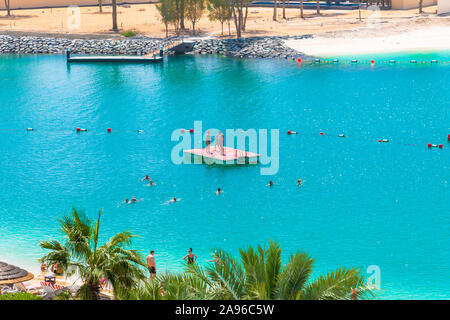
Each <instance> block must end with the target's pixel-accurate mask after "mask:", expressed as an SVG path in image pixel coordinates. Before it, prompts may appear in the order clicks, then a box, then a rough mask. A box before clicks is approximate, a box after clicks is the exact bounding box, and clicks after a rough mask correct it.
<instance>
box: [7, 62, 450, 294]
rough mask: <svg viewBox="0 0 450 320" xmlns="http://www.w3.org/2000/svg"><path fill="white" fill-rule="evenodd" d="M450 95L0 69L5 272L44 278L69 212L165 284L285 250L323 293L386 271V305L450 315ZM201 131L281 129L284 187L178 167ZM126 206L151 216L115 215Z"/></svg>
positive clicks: (367, 84)
mask: <svg viewBox="0 0 450 320" xmlns="http://www.w3.org/2000/svg"><path fill="white" fill-rule="evenodd" d="M437 58H439V56H437ZM408 59H409V57H408ZM449 81H450V67H449V66H448V65H443V64H439V65H429V64H427V65H410V64H396V65H389V64H377V65H376V66H375V68H371V67H370V66H369V65H366V64H363V65H320V66H317V65H315V66H306V65H303V66H302V67H300V68H299V67H298V66H297V64H296V63H295V62H292V61H282V60H281V61H278V60H232V59H228V58H221V57H215V56H209V57H172V58H169V60H166V61H165V62H164V64H161V65H158V64H156V65H114V64H109V65H108V64H103V65H102V64H90V65H89V64H85V65H81V64H79V65H75V64H74V65H71V66H70V67H68V66H67V65H66V62H65V60H64V57H62V56H36V57H35V56H27V57H5V56H3V57H0V189H1V192H0V235H1V237H0V260H6V261H9V262H12V263H17V264H20V265H21V266H24V267H28V268H30V269H32V270H36V269H37V268H38V264H37V262H36V259H37V258H39V257H40V256H41V255H42V251H41V250H40V249H39V247H38V245H37V244H38V241H39V240H45V239H49V238H51V237H59V236H60V235H59V234H58V232H57V228H58V227H57V221H56V219H57V218H59V217H61V216H62V215H63V214H64V213H65V212H68V211H69V210H70V208H71V206H72V205H75V206H77V207H79V208H84V209H86V211H87V212H88V213H89V214H90V215H91V216H93V217H94V216H95V214H96V212H97V210H98V209H99V208H103V225H102V234H103V237H104V239H105V238H106V237H107V236H111V235H113V234H114V233H116V232H119V231H122V230H124V229H128V230H130V231H132V232H133V233H135V234H137V235H140V237H139V238H138V239H137V240H136V241H135V243H134V247H136V248H138V249H141V250H142V253H143V254H148V252H149V250H150V249H154V250H155V251H156V259H157V266H158V267H159V269H160V270H164V269H170V270H180V269H181V268H182V257H183V256H184V255H185V254H186V253H187V249H188V248H189V247H193V248H194V253H196V254H197V255H198V256H199V261H205V260H207V259H210V258H211V255H210V252H211V249H212V248H214V247H220V248H223V249H227V250H231V251H232V252H234V253H237V248H238V247H243V246H246V245H250V244H253V245H254V244H258V243H264V242H267V241H268V240H269V239H273V240H277V241H279V242H280V243H281V245H282V247H283V250H284V258H285V259H286V260H287V257H288V254H289V253H291V252H294V251H295V250H296V249H301V250H305V251H308V252H310V253H311V254H312V255H313V256H314V257H315V259H316V265H315V272H316V273H315V274H316V275H317V274H319V273H320V272H327V271H331V270H333V269H335V268H336V267H338V266H356V267H361V268H362V270H363V271H364V270H366V268H367V267H368V266H370V265H377V266H379V268H380V270H381V286H382V288H383V293H382V296H381V297H382V298H393V299H408V298H424V299H428V298H435V299H438V298H450V278H449V277H448V273H449V272H450V244H449V240H448V239H449V238H450V228H449V222H450V215H449V214H450V205H449V196H450V187H449V180H450V169H449V166H450V161H449V159H450V143H447V141H446V137H447V134H450V112H449V103H450V91H449V90H448V88H449V86H448V84H449ZM195 120H202V121H203V128H204V129H206V128H219V129H221V130H225V129H227V128H244V129H249V128H255V129H279V130H280V140H279V144H280V167H279V171H278V173H277V174H276V175H275V176H261V175H260V167H261V165H255V166H242V167H231V168H223V167H220V166H212V167H209V166H206V165H175V164H173V163H172V162H171V159H170V153H171V150H172V148H173V147H174V145H175V143H174V142H172V141H171V140H170V136H171V133H172V131H173V130H175V129H177V128H191V127H193V123H194V121H195ZM28 127H32V128H35V131H33V132H27V131H26V130H25V129H26V128H28ZM76 127H81V128H87V129H88V130H89V131H88V132H82V133H79V134H77V133H76V132H75V128H76ZM108 127H110V128H111V129H112V130H113V132H112V133H110V134H108V133H106V128H108ZM138 129H141V130H144V132H142V133H138V132H137V130H138ZM286 130H296V131H298V132H299V133H300V134H298V135H287V134H286V133H285V132H286ZM319 132H324V133H325V135H323V136H320V135H319ZM341 133H343V134H345V135H346V138H338V137H337V135H338V134H341ZM383 138H387V139H390V143H378V142H377V140H378V139H383ZM427 143H436V144H438V143H443V144H444V148H443V149H442V150H439V149H437V148H433V149H431V150H429V149H428V148H427V147H426V144H427ZM147 173H148V174H149V175H150V176H151V177H152V178H153V180H154V182H155V183H156V186H154V187H151V188H150V187H147V186H145V183H143V182H142V181H140V179H141V178H142V177H143V176H144V175H145V174H147ZM298 178H301V179H303V181H304V185H303V187H302V188H298V187H297V186H296V181H297V179H298ZM268 180H273V181H274V182H275V186H274V187H273V188H268V187H266V186H265V185H266V184H267V182H268ZM218 187H221V188H222V189H223V190H224V191H225V194H224V195H223V196H220V197H218V196H217V195H216V194H215V190H216V189H217V188H218ZM131 196H136V197H137V198H139V199H144V201H142V202H138V203H136V204H134V205H124V204H120V203H121V202H122V201H123V200H124V199H125V198H126V197H128V198H131ZM173 196H176V197H179V198H181V201H180V202H178V203H173V204H165V202H166V201H167V200H169V199H170V198H171V197H173Z"/></svg>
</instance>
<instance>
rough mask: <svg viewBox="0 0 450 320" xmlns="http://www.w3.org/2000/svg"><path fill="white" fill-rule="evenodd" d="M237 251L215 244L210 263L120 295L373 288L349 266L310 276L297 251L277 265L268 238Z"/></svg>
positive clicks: (309, 262) (234, 295)
mask: <svg viewBox="0 0 450 320" xmlns="http://www.w3.org/2000/svg"><path fill="white" fill-rule="evenodd" d="M239 252H240V257H241V260H240V261H238V260H237V259H235V258H234V257H233V256H232V255H231V254H229V253H227V252H225V251H222V250H215V262H214V263H213V264H210V265H209V266H207V267H201V266H199V265H198V264H190V265H187V269H186V271H185V273H183V274H164V275H162V276H158V277H156V278H154V279H153V280H151V281H146V282H144V284H143V285H141V286H140V287H139V289H136V290H134V291H133V292H129V293H128V294H126V295H124V296H121V298H122V299H123V298H125V299H151V300H162V299H165V300H169V299H196V300H198V299H215V300H217V299H218V300H242V299H251V300H257V299H264V300H296V299H300V300H340V299H356V298H358V299H367V298H370V297H374V296H375V293H376V291H375V289H374V288H373V287H372V286H369V285H367V284H365V279H364V277H363V276H362V275H361V274H360V272H359V270H357V269H354V268H339V269H337V270H336V271H333V272H329V273H327V274H325V275H321V276H320V277H318V278H316V279H315V280H311V275H312V270H313V264H314V259H313V258H312V257H311V256H310V255H309V254H307V253H303V252H300V251H297V252H296V253H294V254H292V255H291V256H290V258H289V261H288V263H287V264H286V265H283V264H282V261H281V248H280V245H279V244H278V243H276V242H270V243H269V247H268V248H263V247H261V246H258V247H257V248H256V249H254V248H253V247H248V248H246V249H240V250H239Z"/></svg>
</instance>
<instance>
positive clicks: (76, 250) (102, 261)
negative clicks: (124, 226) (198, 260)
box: [40, 208, 145, 300]
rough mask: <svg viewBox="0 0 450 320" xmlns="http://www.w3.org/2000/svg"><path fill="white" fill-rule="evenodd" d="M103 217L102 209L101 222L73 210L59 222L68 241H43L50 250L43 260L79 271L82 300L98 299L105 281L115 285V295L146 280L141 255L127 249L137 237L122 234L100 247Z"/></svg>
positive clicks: (42, 243)
mask: <svg viewBox="0 0 450 320" xmlns="http://www.w3.org/2000/svg"><path fill="white" fill-rule="evenodd" d="M100 218H101V210H99V212H98V218H97V221H91V220H90V219H89V218H88V217H87V216H86V215H85V214H84V213H82V212H78V211H77V210H76V209H75V208H73V209H72V212H71V214H69V215H66V216H64V217H63V218H62V219H58V221H59V222H60V224H61V230H62V232H63V234H64V238H65V242H64V243H61V242H59V241H57V240H51V241H41V242H40V246H41V248H44V249H47V250H50V252H49V253H47V254H46V255H45V256H44V257H42V260H43V261H45V262H46V263H47V265H52V264H54V263H58V264H59V265H60V266H62V267H63V269H64V270H65V271H67V270H68V269H69V268H73V267H75V268H76V270H77V272H78V274H79V276H80V278H81V280H82V281H83V285H82V286H81V287H80V289H79V290H78V292H77V297H78V298H81V299H86V300H97V299H98V298H99V293H100V284H101V282H102V279H103V278H104V279H105V280H106V281H107V282H108V283H110V284H111V285H112V287H113V291H114V294H115V295H117V293H118V292H121V291H123V290H127V289H128V290H129V289H130V288H133V287H135V286H136V285H137V283H138V282H139V280H141V279H143V278H144V272H143V270H142V268H140V266H145V264H144V263H143V261H142V258H141V256H140V255H139V254H138V252H137V251H136V250H129V249H126V247H127V246H129V245H130V244H131V241H132V238H133V237H135V236H134V235H132V234H130V233H129V232H127V231H125V232H120V233H118V234H116V235H115V236H113V237H111V238H110V239H109V240H108V241H106V242H105V243H104V244H103V245H102V246H99V244H98V239H99V231H100V224H101V220H100Z"/></svg>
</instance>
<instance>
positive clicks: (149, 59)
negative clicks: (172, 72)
mask: <svg viewBox="0 0 450 320" xmlns="http://www.w3.org/2000/svg"><path fill="white" fill-rule="evenodd" d="M66 59H67V62H116V63H155V62H162V61H163V56H162V54H161V55H156V54H154V55H153V56H74V57H72V56H71V55H70V51H69V50H66Z"/></svg>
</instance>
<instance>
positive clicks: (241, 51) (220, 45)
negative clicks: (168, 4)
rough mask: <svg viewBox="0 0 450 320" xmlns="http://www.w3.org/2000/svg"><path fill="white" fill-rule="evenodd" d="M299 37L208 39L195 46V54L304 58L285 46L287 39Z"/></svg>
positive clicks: (299, 53) (197, 42)
mask: <svg viewBox="0 0 450 320" xmlns="http://www.w3.org/2000/svg"><path fill="white" fill-rule="evenodd" d="M304 37H311V36H299V37H263V38H243V39H208V40H199V41H196V42H195V44H194V54H220V55H224V56H230V57H236V58H283V59H285V58H290V57H298V56H303V54H302V53H301V52H298V51H296V50H294V49H292V48H289V47H288V46H286V45H285V44H284V41H283V40H286V39H300V38H304Z"/></svg>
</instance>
